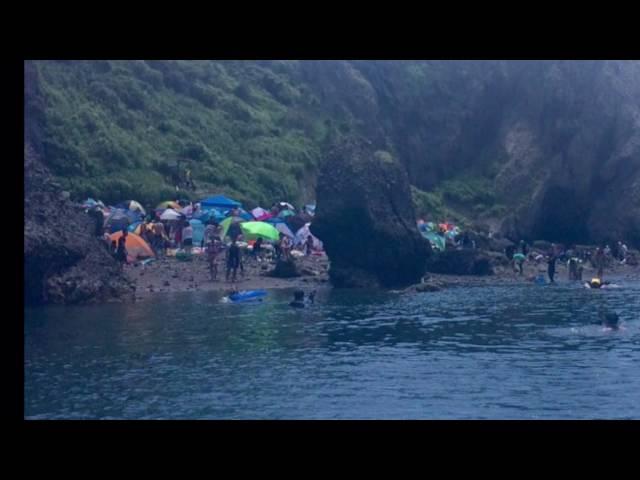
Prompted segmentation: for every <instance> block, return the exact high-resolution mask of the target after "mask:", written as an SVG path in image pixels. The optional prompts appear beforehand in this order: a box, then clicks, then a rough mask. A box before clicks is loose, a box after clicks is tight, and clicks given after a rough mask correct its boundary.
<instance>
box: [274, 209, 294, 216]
mask: <svg viewBox="0 0 640 480" xmlns="http://www.w3.org/2000/svg"><path fill="white" fill-rule="evenodd" d="M293 215H295V212H294V211H293V210H281V211H280V213H279V214H278V216H279V217H281V218H287V217H291V216H293Z"/></svg>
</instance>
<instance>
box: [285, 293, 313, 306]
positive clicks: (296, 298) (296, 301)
mask: <svg viewBox="0 0 640 480" xmlns="http://www.w3.org/2000/svg"><path fill="white" fill-rule="evenodd" d="M315 298H316V291H315V290H314V291H313V292H311V293H310V294H309V295H308V297H307V301H306V302H305V299H304V292H303V291H302V290H296V291H295V292H293V301H292V302H290V303H289V306H290V307H295V308H304V307H306V306H307V303H308V304H313V303H314V301H315Z"/></svg>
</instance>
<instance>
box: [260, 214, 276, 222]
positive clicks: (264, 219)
mask: <svg viewBox="0 0 640 480" xmlns="http://www.w3.org/2000/svg"><path fill="white" fill-rule="evenodd" d="M270 218H273V214H272V213H270V212H267V213H265V214H264V215H260V216H259V217H256V220H258V221H259V222H264V221H267V220H269V219H270Z"/></svg>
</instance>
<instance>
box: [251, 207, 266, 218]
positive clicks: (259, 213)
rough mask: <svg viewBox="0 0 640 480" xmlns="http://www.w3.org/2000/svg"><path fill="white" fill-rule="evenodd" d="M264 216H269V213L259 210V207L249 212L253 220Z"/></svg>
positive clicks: (262, 209)
mask: <svg viewBox="0 0 640 480" xmlns="http://www.w3.org/2000/svg"><path fill="white" fill-rule="evenodd" d="M265 214H269V212H267V211H266V210H265V209H264V208H261V207H256V208H254V209H253V210H251V215H253V218H260V217H262V216H264V215H265Z"/></svg>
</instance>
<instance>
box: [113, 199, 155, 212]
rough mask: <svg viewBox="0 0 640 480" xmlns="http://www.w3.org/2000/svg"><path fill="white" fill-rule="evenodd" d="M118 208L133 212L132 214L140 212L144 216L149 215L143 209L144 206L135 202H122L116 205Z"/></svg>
mask: <svg viewBox="0 0 640 480" xmlns="http://www.w3.org/2000/svg"><path fill="white" fill-rule="evenodd" d="M116 207H118V208H122V209H124V210H131V211H132V212H139V213H141V214H142V215H146V214H147V212H145V210H144V208H142V205H140V203H139V202H136V201H135V200H125V201H124V202H120V203H119V204H118V205H116Z"/></svg>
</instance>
